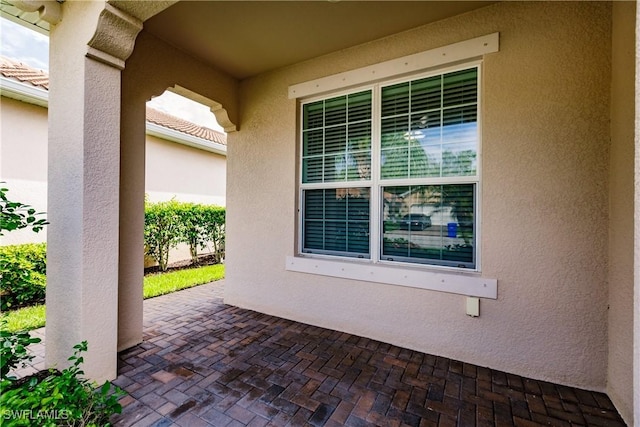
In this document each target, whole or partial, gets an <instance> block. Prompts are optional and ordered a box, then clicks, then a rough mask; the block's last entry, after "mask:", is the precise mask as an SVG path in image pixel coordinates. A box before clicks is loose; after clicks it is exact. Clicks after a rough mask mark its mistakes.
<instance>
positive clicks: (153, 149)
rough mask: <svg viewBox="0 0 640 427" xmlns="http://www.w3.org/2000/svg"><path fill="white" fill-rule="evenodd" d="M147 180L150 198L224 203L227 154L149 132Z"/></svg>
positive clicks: (147, 191) (154, 199) (155, 199)
mask: <svg viewBox="0 0 640 427" xmlns="http://www.w3.org/2000/svg"><path fill="white" fill-rule="evenodd" d="M146 141H147V147H146V162H147V167H146V169H145V181H146V193H147V194H148V195H149V200H150V201H154V202H155V201H165V200H171V199H172V198H174V197H175V198H176V200H180V201H183V202H193V203H203V204H209V205H218V206H224V205H225V203H226V202H225V195H226V191H227V176H226V162H227V159H226V157H224V156H222V155H220V154H216V153H211V152H208V151H203V150H199V149H196V148H192V147H188V146H186V145H181V144H177V143H175V142H172V141H167V140H164V139H161V138H158V137H155V136H151V135H147V139H146Z"/></svg>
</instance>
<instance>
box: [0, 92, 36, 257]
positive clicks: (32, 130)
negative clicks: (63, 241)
mask: <svg viewBox="0 0 640 427" xmlns="http://www.w3.org/2000/svg"><path fill="white" fill-rule="evenodd" d="M0 115H1V118H0V181H5V182H6V184H2V185H6V186H7V187H8V188H9V193H8V196H9V199H10V200H13V201H20V202H22V203H26V204H29V205H31V206H33V207H34V208H35V209H36V210H38V211H39V212H42V211H46V210H47V109H46V108H43V107H40V106H37V105H33V104H28V103H26V102H22V101H18V100H15V99H11V98H7V97H5V96H1V97H0ZM46 239H47V232H46V228H45V230H43V231H40V232H39V233H37V234H36V233H33V232H32V231H31V230H17V231H14V232H11V233H7V235H6V236H2V237H0V244H2V245H10V244H17V243H26V242H44V241H46Z"/></svg>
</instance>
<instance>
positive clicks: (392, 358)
mask: <svg viewBox="0 0 640 427" xmlns="http://www.w3.org/2000/svg"><path fill="white" fill-rule="evenodd" d="M223 286H224V283H223V282H217V283H213V284H208V285H204V286H199V287H197V288H192V289H189V290H186V291H181V292H177V293H174V294H172V295H168V296H164V297H159V298H153V299H150V300H146V301H145V302H144V316H145V317H144V342H143V343H142V344H140V345H138V346H136V347H134V348H132V349H129V350H127V351H125V352H122V353H121V354H120V356H119V376H118V378H117V379H116V380H115V383H116V384H117V385H119V386H120V387H122V388H123V389H124V390H126V391H127V392H128V396H126V397H124V398H123V399H122V404H123V406H124V410H123V413H122V414H121V415H117V416H115V417H114V418H113V421H114V423H115V424H116V425H118V426H136V427H142V426H185V427H196V426H216V427H223V426H306V425H312V426H321V425H325V426H342V425H346V426H374V425H375V426H405V425H406V426H526V427H528V426H539V425H553V426H577V425H585V426H587V425H588V426H623V425H624V423H623V421H622V420H621V418H620V417H619V415H618V413H617V412H616V410H615V408H614V407H613V405H612V404H611V401H610V400H609V398H608V397H607V396H606V395H604V394H602V393H595V392H591V391H585V390H579V389H575V388H570V387H565V386H561V385H556V384H551V383H548V382H542V381H535V380H532V379H528V378H523V377H520V376H517V375H511V374H508V373H504V372H500V371H496V370H493V369H488V368H483V367H479V366H475V365H471V364H468V363H463V362H459V361H455V360H450V359H446V358H444V357H437V356H432V355H429V354H424V353H420V352H417V351H412V350H407V349H404V348H400V347H396V346H393V345H390V344H385V343H382V342H379V341H375V340H371V339H367V338H362V337H358V336H354V335H350V334H346V333H342V332H337V331H332V330H328V329H323V328H319V327H315V326H309V325H305V324H302V323H296V322H292V321H289V320H284V319H280V318H277V317H273V316H268V315H264V314H260V313H257V312H254V311H250V310H243V309H239V308H236V307H231V306H228V305H224V304H223V302H222V299H221V297H222V291H223Z"/></svg>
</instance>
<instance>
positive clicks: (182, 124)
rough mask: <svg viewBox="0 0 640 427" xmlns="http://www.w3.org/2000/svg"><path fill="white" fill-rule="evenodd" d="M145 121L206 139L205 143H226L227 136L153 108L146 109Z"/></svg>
mask: <svg viewBox="0 0 640 427" xmlns="http://www.w3.org/2000/svg"><path fill="white" fill-rule="evenodd" d="M147 121H148V122H151V123H155V124H157V125H158V126H162V127H165V128H169V129H173V130H175V131H178V132H182V133H186V134H187V135H191V136H195V137H196V138H202V139H206V140H207V141H211V142H215V143H218V144H226V143H227V136H226V135H225V134H224V133H222V132H217V131H215V130H213V129H209V128H207V127H204V126H200V125H197V124H195V123H191V122H189V121H187V120H184V119H181V118H179V117H176V116H172V115H171V114H167V113H165V112H163V111H159V110H156V109H154V108H150V107H147Z"/></svg>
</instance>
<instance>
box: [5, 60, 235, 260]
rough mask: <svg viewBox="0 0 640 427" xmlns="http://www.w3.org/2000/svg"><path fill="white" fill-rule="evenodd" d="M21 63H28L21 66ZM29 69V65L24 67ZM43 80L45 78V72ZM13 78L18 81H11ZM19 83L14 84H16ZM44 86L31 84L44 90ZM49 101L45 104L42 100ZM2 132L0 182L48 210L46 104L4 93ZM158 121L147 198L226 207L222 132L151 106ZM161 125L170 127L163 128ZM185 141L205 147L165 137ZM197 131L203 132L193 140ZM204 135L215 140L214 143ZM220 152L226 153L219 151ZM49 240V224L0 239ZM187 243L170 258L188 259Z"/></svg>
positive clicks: (149, 139) (149, 141)
mask: <svg viewBox="0 0 640 427" xmlns="http://www.w3.org/2000/svg"><path fill="white" fill-rule="evenodd" d="M20 67H25V66H23V65H21V66H20ZM25 68H28V67H25ZM44 81H45V82H46V81H47V80H46V76H45V80H44ZM11 82H14V80H11ZM19 86H20V85H19V84H18V85H13V86H12V88H18V89H17V90H18V91H19V90H20V88H19ZM45 87H46V83H45V84H44V86H42V87H41V86H34V87H32V86H28V87H27V88H28V89H31V88H37V89H39V90H41V91H43V94H44V96H45V97H46V91H44V88H45ZM43 105H46V102H43ZM0 107H1V113H2V116H1V125H2V126H1V136H2V140H1V142H0V181H5V182H6V183H7V184H6V185H7V187H8V188H9V193H8V194H9V198H10V200H15V201H20V202H22V203H26V204H29V205H31V206H33V207H34V208H35V209H37V210H38V211H42V212H46V211H47V152H48V150H47V138H48V129H47V108H46V107H44V106H39V105H34V104H32V103H29V102H23V101H20V100H16V99H12V98H9V97H7V96H5V94H3V96H2V97H0ZM147 112H148V114H151V115H152V116H151V119H150V120H154V123H151V124H150V126H153V129H154V132H153V133H154V135H156V136H153V135H149V134H147V136H146V169H145V175H146V189H147V194H148V196H149V197H148V198H149V201H152V202H158V201H165V200H171V199H176V200H179V201H183V202H193V203H203V204H213V205H219V206H224V205H225V204H226V202H225V199H226V156H225V155H224V154H222V153H224V150H225V146H224V143H225V138H224V134H220V133H217V132H215V131H211V130H209V129H206V128H202V127H200V126H197V125H194V124H192V123H189V122H186V121H184V120H181V119H178V118H176V117H173V116H169V115H167V114H165V113H161V112H158V111H155V110H149V109H148V110H147ZM157 123H162V124H164V125H165V126H172V127H173V128H169V127H159V126H158V125H157ZM176 129H185V130H187V131H189V132H191V133H192V134H193V135H189V134H184V133H183V134H181V133H179V132H177V131H176ZM163 132H164V133H165V134H170V135H172V138H174V139H176V138H177V139H178V140H180V138H184V139H186V140H187V141H188V142H189V143H191V144H193V145H198V144H201V145H203V146H205V149H200V148H195V147H193V146H189V145H184V144H183V143H180V142H175V141H172V140H167V139H164V138H163V137H162V136H163ZM194 135H197V136H200V138H195V137H194ZM203 138H213V139H215V141H210V140H205V139H203ZM221 152H222V153H221ZM44 241H46V228H45V229H44V230H43V231H41V232H39V233H37V234H36V233H33V232H31V231H30V230H18V231H16V232H13V233H8V234H7V235H6V236H3V237H2V238H0V244H2V245H10V244H20V243H30V242H44ZM189 258H190V254H189V249H188V247H187V246H186V245H181V246H179V247H178V248H177V249H176V250H174V251H172V253H171V256H170V262H174V261H179V260H184V259H189Z"/></svg>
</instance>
